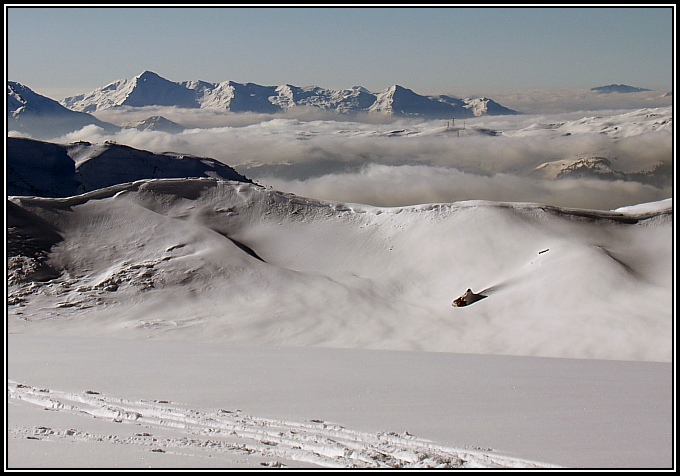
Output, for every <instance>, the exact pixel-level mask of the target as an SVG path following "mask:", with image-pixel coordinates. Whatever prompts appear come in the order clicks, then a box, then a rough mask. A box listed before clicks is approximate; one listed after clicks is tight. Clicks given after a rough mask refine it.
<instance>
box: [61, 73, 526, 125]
mask: <svg viewBox="0 0 680 476" xmlns="http://www.w3.org/2000/svg"><path fill="white" fill-rule="evenodd" d="M62 104H63V105H64V106H66V107H68V108H70V109H72V110H74V111H85V112H94V111H102V110H105V109H109V108H112V107H115V106H131V107H142V106H177V107H180V108H206V109H221V110H228V111H233V112H257V113H275V112H281V111H286V110H288V109H290V108H292V107H315V108H320V109H323V110H332V111H337V112H339V113H355V112H366V111H368V112H378V113H382V114H390V115H392V114H394V115H397V116H401V115H405V116H412V115H415V116H422V117H443V118H449V117H456V118H457V117H473V116H480V115H483V114H491V115H494V114H516V112H515V111H512V110H510V109H508V108H505V107H503V106H501V105H499V104H497V103H495V102H493V101H491V100H489V99H486V98H478V99H456V98H453V97H450V96H437V97H429V96H421V95H419V94H416V93H415V92H413V91H411V90H410V89H406V88H403V87H401V86H392V87H390V88H388V89H386V90H385V91H382V92H380V93H377V94H374V93H371V92H370V91H368V90H367V89H365V88H363V87H361V86H354V87H352V88H348V89H327V88H322V87H318V86H307V87H298V86H293V85H290V84H284V85H281V86H278V87H276V86H260V85H258V84H254V83H246V84H241V83H236V82H233V81H226V82H222V83H208V82H205V81H184V82H181V83H174V82H171V81H168V80H166V79H164V78H162V77H160V76H159V75H157V74H156V73H153V72H150V71H145V72H144V73H142V74H140V75H138V76H135V77H134V78H132V79H131V80H125V79H124V80H119V81H116V82H114V83H111V84H109V85H107V86H105V87H103V88H99V89H96V90H95V91H92V92H90V93H88V94H83V95H79V96H74V97H70V98H66V99H64V100H63V101H62Z"/></svg>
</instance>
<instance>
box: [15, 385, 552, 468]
mask: <svg viewBox="0 0 680 476" xmlns="http://www.w3.org/2000/svg"><path fill="white" fill-rule="evenodd" d="M8 397H9V398H10V399H15V400H20V401H24V402H27V403H31V404H34V405H37V406H42V407H43V408H44V409H45V410H52V411H60V412H69V413H71V414H77V415H81V416H84V417H92V418H96V419H103V420H108V421H111V422H115V423H123V424H131V425H134V426H135V427H138V431H133V432H132V433H133V436H129V437H121V436H117V435H104V434H93V433H89V432H86V431H81V430H77V429H74V428H67V429H55V428H49V427H46V426H37V427H34V428H25V427H24V428H12V429H9V430H8V431H9V433H10V434H12V435H13V436H14V437H16V438H22V437H23V438H27V439H34V440H35V439H38V440H50V439H64V440H67V441H71V442H104V443H110V444H118V445H137V446H140V447H143V448H145V449H147V450H148V451H152V452H156V453H171V454H172V453H174V454H187V453H191V454H194V455H202V456H210V454H217V453H232V454H248V455H255V456H259V457H263V458H271V459H272V460H273V461H271V462H267V461H263V462H260V464H261V465H262V466H271V467H285V466H286V464H285V463H283V462H281V460H283V461H298V462H304V463H310V464H313V465H318V466H320V467H330V468H353V467H354V468H356V467H358V468H554V467H556V466H554V465H549V464H544V463H539V462H534V461H528V460H523V459H518V458H512V457H508V456H503V455H499V454H494V453H493V451H492V450H490V449H483V450H482V449H479V450H470V449H465V448H451V447H446V446H442V445H438V444H435V443H433V442H431V441H428V440H424V439H420V438H417V437H415V436H413V435H411V434H409V433H408V432H404V433H402V434H398V433H395V432H378V433H365V432H361V431H356V430H351V429H348V428H345V427H343V426H340V425H337V424H332V423H328V422H324V421H322V420H316V419H314V420H309V421H301V422H296V421H280V420H272V419H267V418H258V417H254V416H251V415H247V414H244V413H243V412H242V411H241V410H225V409H218V410H199V409H195V408H189V407H187V406H186V405H182V404H178V403H176V402H170V401H167V400H138V401H134V400H128V399H124V398H116V397H112V396H106V395H103V394H100V393H99V392H96V391H92V390H86V391H84V392H83V393H80V394H77V393H68V392H63V391H59V390H54V389H48V388H42V387H32V386H29V385H25V384H21V383H17V382H13V381H11V380H9V381H8ZM153 431H157V432H162V433H164V436H160V435H158V436H154V435H153V433H151V432H153ZM168 432H171V435H172V436H171V437H167V436H165V435H167V433H168ZM197 453H198V454H197Z"/></svg>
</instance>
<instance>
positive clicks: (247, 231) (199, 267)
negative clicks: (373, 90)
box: [7, 178, 673, 362]
mask: <svg viewBox="0 0 680 476" xmlns="http://www.w3.org/2000/svg"><path fill="white" fill-rule="evenodd" d="M7 220H8V227H9V228H8V247H9V249H10V250H14V251H13V254H12V255H11V256H10V257H9V281H8V282H9V283H10V285H9V303H10V307H9V312H8V316H9V328H10V329H11V330H12V331H13V332H28V333H31V332H38V333H52V334H65V335H81V334H82V335H102V336H103V335H106V336H112V337H113V336H116V337H129V338H146V337H149V338H162V339H168V338H169V339H198V340H209V341H221V342H230V343H252V342H257V343H259V344H263V345H264V344H272V345H286V346H317V347H336V348H367V349H393V350H422V351H433V352H454V353H479V354H504V355H524V356H546V357H574V358H593V359H621V360H643V361H662V362H668V361H670V359H671V356H672V339H671V335H672V263H673V260H672V253H673V246H672V234H673V230H672V204H671V201H670V200H667V201H663V202H659V203H656V204H651V205H648V206H647V207H646V208H644V209H641V210H638V209H635V208H632V209H622V210H620V211H597V210H585V209H567V208H559V207H551V206H543V205H539V204H533V203H506V202H482V201H468V202H459V203H453V204H429V205H421V206H412V207H396V208H377V207H370V206H362V205H352V204H343V203H338V202H322V201H316V200H311V199H306V198H303V197H299V196H295V195H292V194H286V193H282V192H279V191H276V190H273V189H270V188H265V187H262V186H259V185H256V184H251V183H243V182H232V181H225V180H220V179H216V178H202V179H162V180H142V181H137V182H133V183H126V184H119V185H113V186H111V187H108V188H104V189H100V190H96V191H92V192H89V193H85V194H83V195H80V196H75V197H67V198H39V197H10V198H9V205H8V218H7ZM499 230H502V232H499ZM26 243H35V244H36V245H35V246H34V247H33V248H30V247H28V248H27V247H26V246H23V245H22V244H26ZM36 269H37V270H43V271H48V272H47V275H48V276H49V277H50V278H51V279H49V280H44V281H40V280H36V279H31V278H30V277H31V276H32V274H31V273H33V272H36V271H35V270H36ZM468 288H471V289H474V290H475V292H476V293H480V294H483V295H485V296H487V297H486V298H485V299H483V300H480V301H479V302H476V303H475V304H474V305H472V306H467V307H464V308H454V307H452V306H451V301H452V299H454V298H456V297H457V296H459V295H460V292H461V291H462V290H464V289H468ZM38 322H40V324H39V325H38Z"/></svg>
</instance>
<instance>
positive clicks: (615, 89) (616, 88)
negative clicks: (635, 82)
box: [590, 84, 651, 94]
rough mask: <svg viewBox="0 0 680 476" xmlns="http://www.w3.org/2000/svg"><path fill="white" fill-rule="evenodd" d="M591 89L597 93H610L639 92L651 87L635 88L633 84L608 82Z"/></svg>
mask: <svg viewBox="0 0 680 476" xmlns="http://www.w3.org/2000/svg"><path fill="white" fill-rule="evenodd" d="M590 90H591V91H596V92H598V93H603V94H610V93H641V92H643V91H651V89H645V88H636V87H634V86H627V85H625V84H609V85H607V86H598V87H596V88H591V89H590Z"/></svg>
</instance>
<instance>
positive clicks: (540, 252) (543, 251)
mask: <svg viewBox="0 0 680 476" xmlns="http://www.w3.org/2000/svg"><path fill="white" fill-rule="evenodd" d="M549 249H550V248H546V249H544V250H542V251H539V252H538V254H539V255H540V254H542V253H545V252H546V251H548V250H549Z"/></svg>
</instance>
